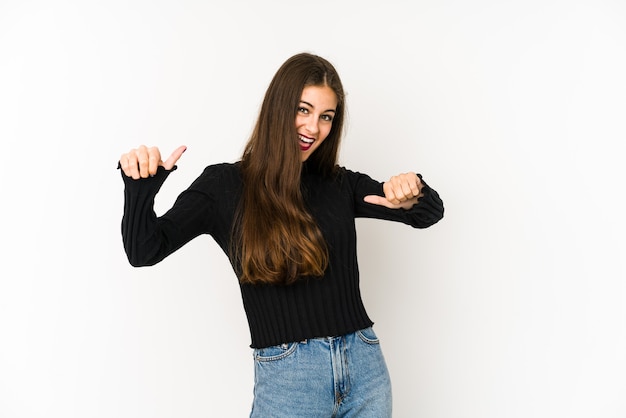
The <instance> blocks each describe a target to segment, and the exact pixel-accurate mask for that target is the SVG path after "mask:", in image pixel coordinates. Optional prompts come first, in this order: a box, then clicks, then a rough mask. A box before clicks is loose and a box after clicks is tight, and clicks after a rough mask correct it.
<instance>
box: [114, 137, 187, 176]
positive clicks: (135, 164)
mask: <svg viewBox="0 0 626 418" xmlns="http://www.w3.org/2000/svg"><path fill="white" fill-rule="evenodd" d="M185 150H187V147H186V146H184V145H182V146H180V147H178V148H176V149H175V150H174V152H173V153H172V155H170V156H169V158H168V159H167V160H165V161H163V160H161V151H159V149H158V148H157V147H150V148H148V147H146V146H145V145H140V146H139V147H138V148H134V149H132V150H130V151H129V152H127V153H125V154H122V156H121V157H120V166H121V168H122V171H124V174H126V175H127V176H128V177H132V178H133V179H135V180H137V179H140V178H146V177H149V176H154V175H155V174H156V172H157V168H158V167H159V166H162V167H163V168H165V169H166V170H171V169H172V168H173V167H174V165H175V164H176V161H178V159H179V158H180V157H181V155H183V152H185Z"/></svg>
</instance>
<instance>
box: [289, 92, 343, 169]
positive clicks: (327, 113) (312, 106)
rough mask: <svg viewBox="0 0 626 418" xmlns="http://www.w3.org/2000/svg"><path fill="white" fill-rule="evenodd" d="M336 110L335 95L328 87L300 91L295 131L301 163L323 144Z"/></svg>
mask: <svg viewBox="0 0 626 418" xmlns="http://www.w3.org/2000/svg"><path fill="white" fill-rule="evenodd" d="M336 110H337V95H336V94H335V92H334V91H333V90H332V89H331V88H330V87H328V86H308V87H305V88H304V90H302V97H301V98H300V105H299V106H298V113H297V116H296V130H297V131H298V141H299V143H300V151H301V152H302V161H303V162H304V161H306V160H307V158H309V156H310V155H311V154H313V152H314V151H315V150H316V149H317V148H318V147H319V146H320V145H321V144H322V142H324V140H325V139H326V137H327V136H328V134H329V133H330V128H332V126H333V119H334V118H335V112H336Z"/></svg>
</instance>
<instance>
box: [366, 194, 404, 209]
mask: <svg viewBox="0 0 626 418" xmlns="http://www.w3.org/2000/svg"><path fill="white" fill-rule="evenodd" d="M363 200H364V201H365V202H367V203H371V204H372V205H378V206H385V207H387V208H390V209H395V208H396V207H398V205H394V204H393V203H391V202H390V201H388V200H387V199H385V198H384V197H382V196H378V195H375V194H370V195H367V196H365V197H364V198H363Z"/></svg>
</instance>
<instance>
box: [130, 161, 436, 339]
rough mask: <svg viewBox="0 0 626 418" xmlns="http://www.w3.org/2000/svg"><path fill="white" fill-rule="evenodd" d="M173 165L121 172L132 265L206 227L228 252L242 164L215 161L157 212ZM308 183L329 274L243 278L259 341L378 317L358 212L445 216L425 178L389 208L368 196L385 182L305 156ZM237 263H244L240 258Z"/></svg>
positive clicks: (157, 256)
mask: <svg viewBox="0 0 626 418" xmlns="http://www.w3.org/2000/svg"><path fill="white" fill-rule="evenodd" d="M170 173H171V171H166V170H164V169H163V168H162V167H160V168H159V170H158V172H157V174H156V175H155V176H154V177H150V178H146V179H140V180H133V179H132V178H130V177H127V176H126V175H124V174H123V173H122V178H123V179H124V183H125V190H124V195H125V205H124V216H123V219H122V237H123V241H124V248H125V250H126V254H127V256H128V260H129V261H130V263H131V264H132V265H133V266H148V265H153V264H156V263H158V262H159V261H161V260H162V259H164V258H165V257H166V256H168V255H169V254H171V253H173V252H174V251H176V250H177V249H178V248H180V247H181V246H183V245H184V244H185V243H187V242H189V241H190V240H191V239H193V238H195V237H197V236H199V235H201V234H210V235H211V236H212V237H213V238H214V239H215V241H216V242H217V243H218V244H219V246H220V247H221V248H222V249H223V250H224V252H225V253H226V254H228V253H229V245H230V235H231V231H232V223H233V219H234V214H235V210H236V207H237V204H238V201H239V198H240V196H241V191H242V180H241V175H240V171H239V168H238V164H227V163H224V164H218V165H212V166H208V167H207V168H206V169H205V170H204V172H203V173H202V174H201V175H200V176H199V177H198V178H197V179H196V180H195V181H194V182H193V183H192V184H191V186H190V187H189V188H188V189H187V190H186V191H184V192H183V193H181V194H180V196H178V198H177V200H176V202H175V204H174V206H173V207H172V208H171V209H170V210H169V211H167V213H165V214H164V215H163V216H161V217H157V215H156V214H155V212H154V209H153V206H154V198H155V196H156V194H157V193H158V191H159V189H160V188H161V185H162V184H163V182H164V181H165V179H166V178H167V176H168V175H169V174H170ZM302 191H303V196H304V200H305V204H306V206H307V209H308V210H309V211H310V213H311V214H312V216H313V217H314V219H315V220H316V221H317V224H318V226H319V228H320V230H321V232H322V234H323V236H324V238H325V240H326V243H327V245H328V249H329V257H330V259H329V265H328V268H327V269H326V272H325V274H324V276H323V277H322V278H302V279H301V280H299V281H298V282H297V283H296V284H293V285H289V286H278V285H249V284H246V285H240V287H241V294H242V299H243V305H244V309H245V312H246V316H247V319H248V324H249V327H250V334H251V338H252V344H251V347H254V348H262V347H267V346H271V345H276V344H281V343H288V342H293V341H302V340H304V339H307V338H314V337H325V336H337V335H343V334H347V333H351V332H354V331H357V330H359V329H362V328H367V327H369V326H371V325H372V321H371V320H370V318H369V317H368V315H367V313H366V311H365V308H364V306H363V302H362V300H361V294H360V290H359V269H358V265H357V248H356V229H355V221H354V220H355V218H358V217H366V218H378V219H386V220H392V221H398V222H403V223H405V224H408V225H411V226H413V227H414V228H426V227H428V226H430V225H433V224H434V223H436V222H437V221H439V220H440V219H441V218H442V217H443V203H442V201H441V199H440V198H439V195H438V194H437V192H436V191H435V190H433V189H431V188H430V187H429V186H428V185H426V183H424V188H423V189H422V192H423V193H424V196H423V197H421V198H420V199H419V202H418V203H417V204H416V205H414V206H413V208H411V209H409V210H404V209H388V208H385V207H382V206H378V205H373V204H369V203H366V202H364V201H363V198H364V197H365V196H367V195H370V194H377V195H379V196H383V195H384V193H383V189H382V183H380V182H377V181H374V180H372V179H371V178H370V177H368V176H367V175H364V174H360V173H356V172H353V171H350V170H347V169H344V168H340V169H339V173H338V175H337V176H336V177H333V178H332V179H326V178H322V177H321V176H319V175H317V174H315V173H311V172H308V170H307V167H306V163H305V167H304V169H303V174H302ZM231 264H232V260H231ZM233 269H234V271H235V272H237V271H240V269H239V267H238V266H235V265H233Z"/></svg>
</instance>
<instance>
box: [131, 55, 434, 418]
mask: <svg viewBox="0 0 626 418" xmlns="http://www.w3.org/2000/svg"><path fill="white" fill-rule="evenodd" d="M344 112H345V97H344V92H343V87H342V84H341V81H340V79H339V76H338V74H337V72H336V71H335V69H334V67H333V66H332V65H331V64H330V63H329V62H328V61H326V60H325V59H323V58H321V57H318V56H315V55H312V54H307V53H303V54H298V55H295V56H293V57H291V58H289V59H288V60H287V61H286V62H285V63H284V64H283V65H282V66H281V67H280V69H279V70H278V72H277V73H276V75H275V76H274V78H273V80H272V82H271V83H270V85H269V88H268V90H267V92H266V95H265V98H264V101H263V104H262V106H261V110H260V114H259V117H258V121H257V123H256V126H255V128H254V131H253V133H252V135H251V137H250V139H249V141H248V143H247V145H246V148H245V151H244V153H243V156H242V158H241V161H238V162H236V163H233V164H230V163H223V164H217V165H211V166H208V167H207V168H206V169H205V170H204V172H203V173H202V174H201V175H200V176H199V177H198V178H197V179H196V180H195V181H194V182H193V183H192V184H191V186H190V187H189V188H188V189H187V190H186V191H184V192H183V193H181V194H180V196H179V197H178V199H177V200H176V202H175V204H174V206H173V207H172V208H171V209H170V210H169V211H167V213H165V214H164V215H163V216H161V217H157V216H156V214H155V213H154V210H153V203H154V198H155V196H156V194H157V192H158V191H159V188H160V187H161V185H162V184H163V182H164V181H165V180H166V178H167V177H168V175H169V174H170V173H171V172H172V171H173V170H174V169H175V168H176V166H175V164H176V162H177V161H178V159H179V158H180V157H181V155H182V153H183V152H184V151H185V147H184V146H182V147H179V148H178V149H176V150H175V151H174V152H173V153H172V154H171V156H170V157H169V158H168V159H167V160H165V161H162V159H161V154H160V151H159V149H158V148H155V147H152V148H148V147H146V146H140V147H139V148H137V149H133V150H131V151H130V152H128V153H125V154H123V155H122V156H121V158H120V167H121V169H122V171H123V176H122V178H123V180H124V184H125V191H124V193H125V206H124V216H123V219H122V236H123V241H124V248H125V250H126V254H127V255H128V259H129V261H130V263H131V264H132V265H133V266H146V265H153V264H155V263H158V262H159V261H161V260H162V259H163V258H165V257H166V256H168V255H169V254H171V253H172V252H174V251H176V250H177V249H179V248H180V247H181V246H183V245H184V244H185V243H187V242H189V241H190V240H191V239H193V238H195V237H197V236H199V235H201V234H209V235H211V236H212V237H213V238H214V239H215V240H216V242H217V243H218V244H219V245H220V247H221V248H222V249H223V250H224V252H225V253H226V255H227V256H228V257H229V260H230V262H231V264H232V266H233V269H234V271H235V273H236V276H237V277H238V279H239V283H240V288H241V294H242V299H243V305H244V309H245V312H246V316H247V319H248V324H249V328H250V334H251V339H252V344H251V347H252V348H253V349H254V359H255V384H254V401H253V406H252V413H251V416H252V417H289V418H294V417H348V416H349V417H353V416H358V417H360V418H366V417H375V418H381V417H390V416H391V384H390V381H389V374H388V372H387V367H386V365H385V361H384V358H383V355H382V352H381V350H380V345H379V341H378V338H377V337H376V335H375V334H374V331H373V330H372V325H373V322H372V321H371V319H370V318H369V317H368V315H367V313H366V311H365V308H364V306H363V303H362V300H361V296H360V291H359V271H358V266H357V250H356V231H355V218H358V217H368V218H379V219H386V220H391V221H398V222H403V223H405V224H408V225H411V226H412V227H415V228H425V227H428V226H431V225H433V224H434V223H436V222H437V221H439V220H440V219H441V218H442V217H443V204H442V201H441V199H440V198H439V196H438V194H437V192H435V190H433V189H432V188H430V187H429V186H428V185H427V184H426V183H425V182H424V181H423V180H422V178H421V176H420V175H418V174H415V173H412V172H409V173H404V174H400V175H397V176H393V177H391V179H390V180H389V181H387V182H385V183H380V182H377V181H374V180H372V179H371V178H370V177H368V176H367V175H365V174H360V173H357V172H353V171H350V170H348V169H346V168H343V167H340V166H338V165H337V153H338V149H339V141H340V139H341V133H342V127H343V120H344Z"/></svg>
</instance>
